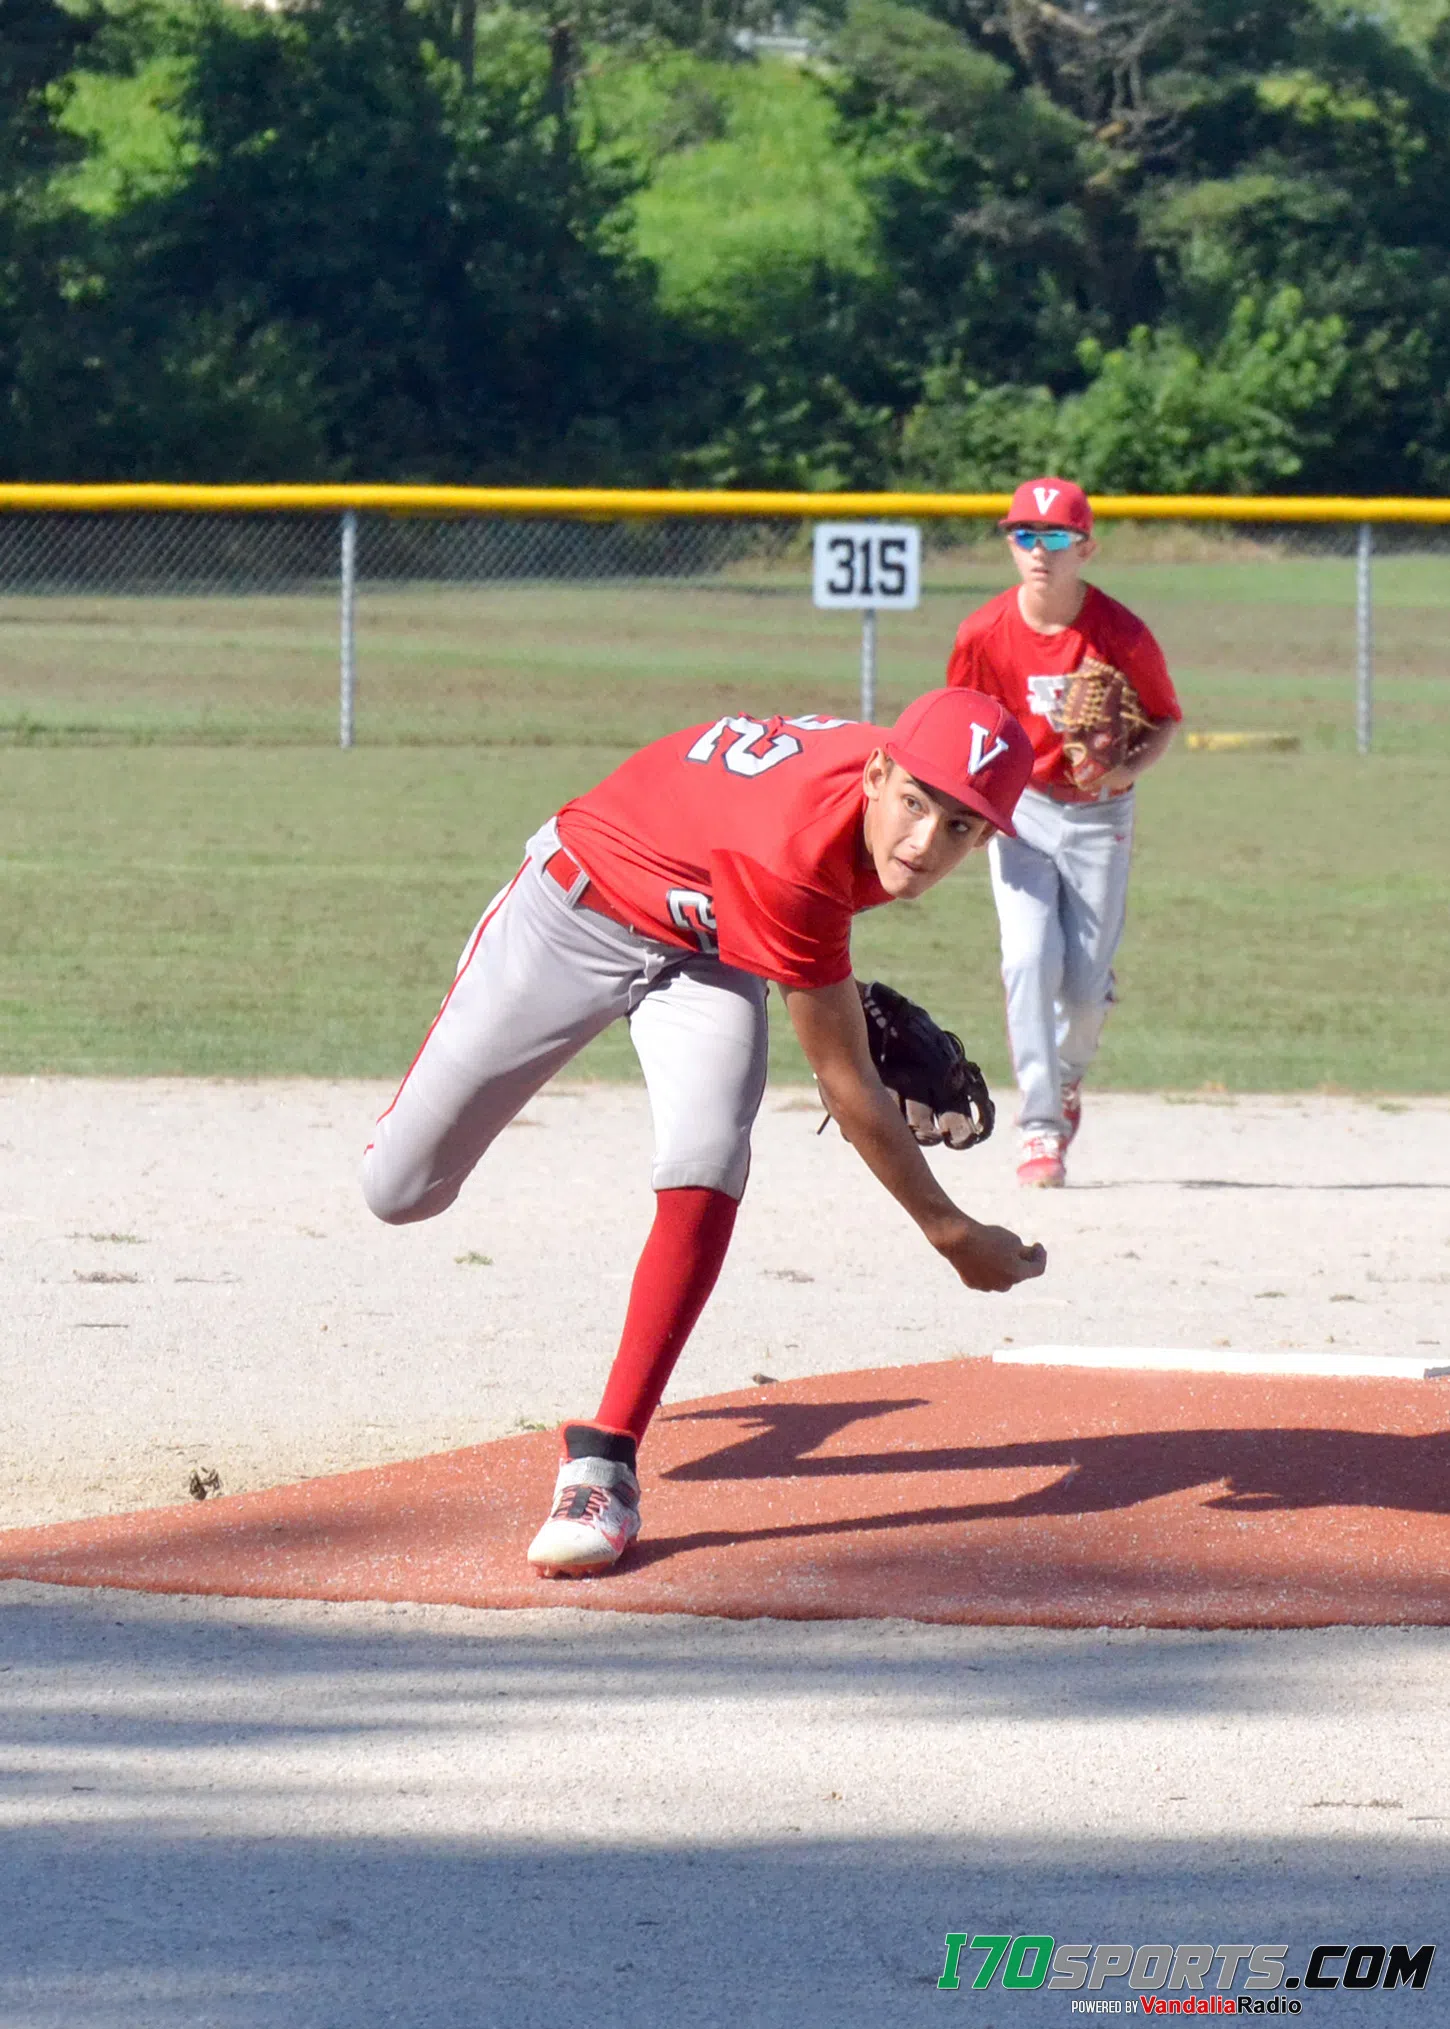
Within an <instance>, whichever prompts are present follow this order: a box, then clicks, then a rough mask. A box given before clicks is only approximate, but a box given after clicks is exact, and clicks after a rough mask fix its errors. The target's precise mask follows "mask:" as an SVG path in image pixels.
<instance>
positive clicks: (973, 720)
mask: <svg viewBox="0 0 1450 2029" xmlns="http://www.w3.org/2000/svg"><path fill="white" fill-rule="evenodd" d="M882 745H883V746H884V748H885V749H886V752H887V753H888V754H889V755H890V756H891V758H892V760H893V761H895V762H896V763H897V764H898V765H899V766H900V767H902V768H904V769H905V770H906V772H907V774H908V775H914V776H915V777H916V779H917V781H918V782H919V783H920V784H921V786H922V787H923V789H935V790H937V791H939V792H940V793H941V794H942V795H944V796H954V797H955V798H956V800H957V802H958V803H965V804H966V806H967V808H968V810H975V811H976V813H977V815H978V816H979V817H986V818H990V820H991V821H992V823H993V824H995V825H996V827H997V829H998V831H1005V832H1006V833H1007V836H1008V837H1009V838H1015V837H1016V836H1017V833H1016V831H1015V829H1014V828H1013V824H1012V813H1013V811H1014V810H1015V809H1016V808H1017V799H1018V797H1019V796H1020V795H1021V794H1022V791H1023V790H1024V789H1025V788H1026V787H1027V784H1028V782H1029V781H1030V780H1031V778H1032V742H1031V741H1030V740H1029V739H1028V737H1027V735H1026V733H1025V732H1024V731H1023V729H1022V727H1021V725H1020V724H1019V723H1018V721H1017V720H1016V719H1014V718H1013V716H1012V714H1011V712H1009V711H1008V709H1007V707H1006V706H1005V705H1002V704H998V702H997V700H996V698H994V697H984V696H983V695H982V693H981V692H980V691H977V690H964V689H962V688H960V687H959V686H953V687H952V688H951V689H949V690H929V691H927V692H926V693H925V694H924V695H923V696H921V697H918V698H913V699H912V701H911V703H910V704H909V705H908V706H907V707H906V710H905V711H904V712H903V713H902V714H901V717H900V718H899V719H898V720H897V721H896V724H895V725H894V726H893V727H892V728H891V731H890V732H889V733H888V734H887V736H886V738H885V740H883V742H882Z"/></svg>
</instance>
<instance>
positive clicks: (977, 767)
mask: <svg viewBox="0 0 1450 2029" xmlns="http://www.w3.org/2000/svg"><path fill="white" fill-rule="evenodd" d="M1006 751H1007V742H1006V741H1005V740H1004V739H1003V738H1002V735H1001V734H1000V733H999V734H998V735H997V737H996V739H995V740H994V741H993V742H992V744H991V746H990V747H988V745H987V728H986V727H985V726H978V725H974V726H973V727H972V751H971V755H970V757H969V759H968V761H967V773H968V774H969V775H980V774H981V772H982V770H983V769H984V768H990V767H991V765H992V763H993V762H994V761H995V760H996V759H997V758H998V756H999V755H1001V754H1005V753H1006Z"/></svg>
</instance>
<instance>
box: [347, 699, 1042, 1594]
mask: <svg viewBox="0 0 1450 2029" xmlns="http://www.w3.org/2000/svg"><path fill="white" fill-rule="evenodd" d="M1031 768H1032V750H1031V747H1030V745H1029V743H1028V740H1027V736H1026V734H1025V733H1024V732H1023V730H1022V728H1021V726H1020V725H1018V723H1017V721H1016V720H1015V719H1014V718H1013V717H1012V716H1011V714H1010V713H1009V712H1007V711H1005V710H1004V709H1003V708H1002V706H1001V705H1000V704H998V703H996V702H994V701H993V700H992V699H990V698H985V697H981V696H978V695H977V694H976V693H975V692H973V691H971V690H966V689H960V688H956V689H946V690H938V691H931V692H929V693H928V694H927V695H926V696H925V697H920V698H918V699H916V701H915V702H914V703H913V704H911V705H908V707H907V709H906V710H905V711H904V712H903V713H902V715H901V717H900V719H898V721H897V723H896V725H895V726H894V727H893V728H892V729H891V730H890V731H889V732H886V733H883V732H881V731H880V730H879V729H878V728H876V727H874V726H868V725H858V724H855V723H853V722H851V721H849V720H842V719H827V718H814V717H803V718H793V719H781V718H773V719H769V720H761V719H755V718H748V717H744V716H741V715H728V716H726V717H722V718H719V719H716V720H715V721H714V723H713V724H711V725H704V726H692V727H690V728H689V729H688V730H687V731H685V732H682V733H675V734H672V735H671V736H670V737H669V738H667V739H663V740H657V741H655V742H654V743H653V744H652V745H650V746H648V747H645V748H643V749H642V750H641V751H640V752H639V753H637V754H635V755H634V756H633V757H632V759H630V760H628V761H626V762H625V763H624V764H623V766H622V767H620V768H618V769H616V770H615V772H614V773H613V774H612V775H610V776H608V777H606V779H605V780H604V781H603V782H601V783H599V784H598V786H597V787H596V788H594V789H591V790H590V791H589V792H588V793H587V794H586V795H584V796H581V797H578V798H577V799H576V800H575V801H574V802H572V803H568V804H566V805H565V806H564V808H563V809H562V810H561V811H560V812H559V813H558V815H557V816H556V817H554V818H551V819H550V821H549V822H548V823H547V824H546V825H544V826H543V828H542V829H541V830H540V831H538V832H537V833H536V834H535V835H534V837H533V838H532V839H530V840H529V843H528V847H527V850H526V856H525V859H524V862H523V865H522V866H521V867H520V868H519V870H518V872H517V873H516V874H515V875H514V877H513V879H512V880H511V881H510V882H509V884H508V886H507V887H506V888H504V890H503V891H502V893H500V894H499V895H496V896H495V897H494V899H493V901H492V902H490V904H489V906H488V908H487V909H486V910H485V911H484V914H483V917H482V920H481V921H480V922H479V924H478V926H477V928H476V929H475V930H474V932H473V934H472V936H471V937H470V938H469V940H468V943H467V945H466V946H465V948H464V951H463V955H462V958H461V959H460V962H459V966H458V970H457V975H456V977H455V979H454V981H453V984H452V986H451V987H450V988H449V991H448V995H447V997H446V999H445V1000H444V1002H443V1005H442V1007H441V1009H440V1010H439V1013H438V1016H437V1019H436V1020H435V1021H434V1023H433V1026H432V1027H431V1029H430V1030H429V1031H428V1034H427V1036H426V1038H425V1039H424V1042H423V1046H422V1048H421V1049H420V1050H419V1052H418V1055H417V1056H416V1058H415V1059H414V1061H413V1064H412V1067H411V1069H410V1070H409V1072H408V1074H407V1076H406V1077H405V1079H404V1080H403V1083H402V1085H401V1087H400V1088H399V1090H398V1092H397V1095H396V1096H395V1098H394V1099H393V1101H392V1104H391V1105H390V1106H389V1107H388V1109H387V1111H386V1112H385V1113H384V1114H383V1115H382V1117H381V1119H380V1120H379V1121H378V1123H377V1126H376V1128H375V1130H374V1135H373V1140H372V1142H371V1143H370V1145H369V1147H368V1149H367V1152H366V1155H365V1157H364V1164H363V1188H364V1191H365V1193H366V1196H367V1201H368V1203H369V1205H370V1206H371V1207H372V1210H373V1211H374V1212H375V1213H376V1214H377V1215H378V1217H379V1218H381V1219H385V1220H387V1221H388V1222H389V1223H390V1224H394V1225H406V1224H408V1223H409V1222H411V1221H414V1220H419V1219H430V1218H433V1217H434V1216H435V1215H436V1214H437V1213H439V1212H442V1211H444V1210H445V1209H446V1208H447V1207H448V1206H449V1205H451V1204H452V1203H453V1200H454V1199H455V1198H456V1197H457V1195H458V1192H459V1190H460V1189H461V1187H462V1185H463V1183H464V1181H465V1179H466V1178H467V1176H468V1175H469V1172H470V1171H471V1170H472V1169H473V1167H474V1165H475V1164H476V1163H477V1162H478V1161H479V1159H480V1157H481V1156H482V1155H483V1154H484V1153H485V1151H486V1150H487V1149H488V1147H489V1145H490V1144H491V1142H492V1141H493V1140H494V1138H495V1136H496V1135H497V1134H498V1133H499V1132H500V1130H501V1129H502V1128H504V1127H505V1126H506V1125H507V1124H508V1122H509V1121H510V1120H511V1119H512V1118H513V1117H514V1115H515V1114H517V1113H518V1112H519V1111H520V1109H521V1108H522V1107H523V1106H524V1104H525V1103H526V1102H527V1101H528V1100H529V1099H530V1098H531V1097H532V1096H533V1094H534V1093H536V1092H537V1091H538V1090H539V1088H540V1087H541V1086H542V1085H543V1084H544V1083H545V1082H546V1081H547V1080H548V1079H549V1078H551V1077H552V1076H553V1075H554V1073H555V1072H556V1071H558V1070H560V1069H561V1068H562V1066H563V1065H565V1064H566V1063H568V1061H569V1059H570V1058H571V1057H573V1056H574V1055H575V1053H576V1052H577V1051H579V1050H580V1049H582V1048H583V1047H584V1045H585V1044H586V1043H587V1042H588V1041H589V1040H590V1038H591V1037H593V1036H596V1035H598V1034H599V1032H600V1031H601V1030H602V1029H604V1028H606V1027H607V1026H608V1025H609V1024H610V1023H611V1022H615V1021H620V1020H624V1021H627V1022H628V1023H629V1030H630V1039H631V1041H632V1042H633V1045H634V1048H635V1051H636V1053H637V1055H638V1057H639V1060H640V1065H641V1067H642V1069H643V1072H644V1078H645V1084H646V1087H647V1089H648V1093H649V1100H650V1109H651V1113H652V1117H653V1122H654V1137H655V1154H654V1172H653V1182H654V1188H655V1192H656V1201H655V1202H656V1211H655V1219H654V1224H653V1227H652V1228H651V1231H650V1234H649V1237H648V1239H647V1240H646V1242H645V1247H644V1252H643V1254H642V1255H641V1257H640V1260H639V1264H638V1267H637V1268H636V1271H635V1275H634V1281H633V1285H632V1288H631V1292H630V1299H629V1305H628V1310H627V1314H626V1317H625V1323H624V1332H623V1336H622V1338H621V1341H620V1346H619V1351H618V1354H617V1356H616V1358H615V1361H614V1364H613V1367H612V1368H611V1370H610V1373H609V1376H608V1379H607V1381H606V1383H605V1388H604V1395H603V1399H602V1400H601V1402H600V1405H599V1409H598V1412H597V1414H596V1415H595V1416H594V1418H593V1419H592V1420H591V1421H590V1422H587V1423H583V1422H580V1423H568V1424H566V1425H565V1426H564V1430H563V1433H562V1439H563V1442H562V1451H563V1458H562V1463H561V1465H560V1467H559V1473H558V1480H557V1483H556V1486H555V1490H554V1501H553V1506H552V1508H551V1511H550V1513H549V1516H548V1519H547V1520H546V1522H545V1523H544V1526H543V1528H542V1529H541V1530H540V1531H539V1534H538V1535H537V1536H536V1537H535V1539H534V1542H533V1544H532V1545H531V1547H530V1549H529V1559H530V1562H531V1563H532V1564H533V1565H534V1566H535V1568H536V1569H537V1570H539V1571H541V1572H543V1573H547V1574H559V1573H571V1572H572V1573H580V1572H598V1571H601V1570H605V1569H607V1568H608V1567H609V1566H610V1565H612V1564H613V1563H614V1562H615V1561H616V1559H617V1558H618V1557H619V1556H620V1555H621V1554H622V1552H623V1551H624V1550H625V1549H626V1548H627V1546H628V1545H629V1543H630V1542H631V1541H632V1540H633V1538H634V1536H635V1535H636V1533H637V1532H638V1529H639V1481H638V1478H637V1475H636V1465H637V1448H638V1445H639V1443H640V1440H641V1439H642V1438H643V1436H644V1434H645V1430H646V1428H647V1427H648V1424H649V1421H650V1418H651V1416H652V1415H653V1414H654V1411H655V1408H656V1406H657V1404H658V1402H659V1400H660V1397H661V1395H662V1394H663V1392H664V1389H665V1386H666V1384H667V1383H668V1381H669V1378H670V1374H671V1372H672V1370H673V1368H674V1365H675V1362H676V1360H677V1359H678V1358H679V1355H680V1352H681V1350H682V1348H683V1346H684V1344H685V1341H686V1339H687V1338H688V1337H689V1334H690V1332H691V1330H692V1329H693V1327H694V1325H695V1322H696V1320H697V1318H698V1317H699V1315H700V1312H701V1310H702V1309H703V1307H704V1305H705V1302H706V1299H707V1298H708V1297H709V1294H710V1291H711V1289H712V1288H713V1287H714V1284H715V1280H716V1277H717V1276H718V1274H719V1272H720V1268H721V1265H722V1263H723V1261H724V1258H725V1252H726V1249H727V1247H728V1246H729V1243H730V1236H731V1231H732V1229H733V1227H734V1224H735V1215H736V1210H737V1207H738V1205H739V1202H740V1199H741V1196H742V1194H743V1192H744V1190H745V1181H746V1176H747V1174H748V1172H749V1168H750V1135H751V1128H752V1125H753V1123H754V1120H755V1115H756V1112H757V1110H758V1108H759V1106H760V1102H761V1098H762V1096H763V1094H764V1090H765V1071H766V1020H765V997H766V989H767V983H768V982H770V981H774V982H775V984H776V985H777V987H778V988H779V990H780V992H781V994H782V995H783V997H784V999H785V1004H786V1007H787V1009H788V1010H789V1013H790V1018H791V1021H792V1023H793V1025H794V1028H795V1032H796V1034H797V1036H798V1037H799V1038H800V1043H801V1047H802V1049H803V1050H804V1052H805V1055H806V1058H807V1061H808V1062H809V1064H810V1066H811V1069H812V1070H813V1071H814V1073H815V1075H816V1078H817V1080H818V1082H819V1085H820V1090H821V1095H822V1097H823V1099H824V1101H825V1103H826V1106H827V1108H828V1110H829V1112H830V1114H831V1115H833V1116H834V1118H835V1120H836V1121H837V1122H838V1124H839V1126H840V1128H841V1131H842V1133H843V1134H844V1135H845V1137H846V1138H847V1140H848V1141H849V1142H850V1143H851V1145H852V1147H853V1148H854V1149H855V1150H856V1151H857V1153H858V1154H859V1155H860V1156H861V1158H862V1160H863V1161H864V1162H865V1164H866V1166H867V1167H868V1169H870V1170H871V1171H872V1172H873V1173H874V1174H875V1175H876V1177H877V1178H879V1180H880V1181H881V1183H882V1184H884V1185H885V1187H886V1189H887V1190H888V1191H890V1192H891V1194H892V1195H893V1197H895V1198H896V1199H897V1200H898V1202H899V1203H900V1204H902V1205H903V1206H904V1207H905V1209H906V1210H907V1212H909V1213H910V1215H911V1217H912V1218H913V1219H914V1220H915V1221H916V1223H917V1225H918V1226H919V1227H920V1228H921V1231H922V1233H923V1234H924V1235H925V1237H926V1238H927V1240H928V1241H929V1242H930V1243H931V1245H932V1246H933V1247H934V1248H935V1249H936V1250H937V1252H938V1253H939V1254H941V1255H942V1257H943V1258H944V1259H945V1260H946V1261H947V1262H948V1263H949V1264H950V1265H951V1267H952V1268H954V1269H955V1271H956V1273H957V1274H958V1275H959V1276H960V1277H961V1279H962V1281H963V1282H964V1283H966V1284H967V1286H968V1287H969V1288H971V1289H981V1290H1007V1289H1010V1288H1011V1287H1012V1286H1013V1285H1014V1284H1015V1283H1018V1282H1021V1281H1022V1280H1024V1279H1025V1278H1026V1277H1029V1276H1035V1275H1040V1274H1041V1273H1042V1272H1043V1269H1044V1267H1045V1265H1046V1256H1045V1254H1044V1252H1043V1249H1042V1248H1041V1247H1039V1246H1029V1245H1026V1244H1025V1243H1024V1242H1023V1241H1022V1240H1020V1239H1019V1238H1018V1236H1017V1235H1016V1234H1015V1233H1011V1232H1008V1231H1007V1230H1006V1229H1005V1228H1003V1227H998V1226H987V1225H982V1224H979V1223H978V1222H977V1221H976V1220H975V1219H972V1218H971V1217H969V1216H968V1214H967V1213H966V1212H964V1211H962V1210H961V1209H960V1208H959V1207H958V1206H957V1205H956V1204H955V1202H954V1201H953V1200H952V1199H951V1198H950V1197H949V1196H948V1195H947V1193H946V1192H945V1191H944V1190H943V1189H942V1188H941V1186H940V1184H938V1182H937V1181H936V1178H935V1177H934V1175H933V1173H932V1171H931V1169H930V1168H929V1166H928V1164H927V1163H926V1161H925V1159H924V1157H923V1156H922V1154H921V1149H920V1146H919V1145H918V1144H919V1142H927V1143H931V1142H938V1141H943V1140H945V1141H947V1142H949V1143H951V1144H952V1145H954V1146H958V1147H964V1146H968V1145H970V1143H971V1142H972V1141H973V1140H976V1139H980V1138H981V1137H982V1136H983V1135H984V1134H985V1133H987V1132H988V1131H990V1127H991V1113H990V1101H989V1100H988V1099H987V1097H986V1092H985V1087H983V1086H982V1084H981V1081H980V1075H979V1074H978V1073H976V1071H975V1067H974V1066H972V1065H969V1064H967V1063H966V1062H965V1056H964V1053H963V1052H962V1050H961V1047H960V1045H959V1044H956V1041H955V1038H952V1037H948V1036H946V1034H945V1032H944V1031H941V1030H938V1029H936V1027H935V1024H933V1023H932V1022H931V1021H930V1018H929V1017H928V1016H927V1015H926V1014H925V1012H924V1010H921V1009H917V1008H914V1007H913V1005H912V1004H911V1003H910V1002H906V1001H904V1000H903V999H902V998H901V996H899V995H896V994H893V993H891V992H890V990H889V989H882V988H877V987H872V988H869V989H863V988H862V987H860V986H858V983H857V981H856V979H855V978H854V977H853V974H852V969H851V949H850V939H851V923H852V919H853V917H855V916H856V915H857V914H859V913H860V911H861V910H863V909H874V908H877V907H879V906H881V905H882V904H884V903H887V902H891V901H895V900H897V899H899V898H901V897H910V896H916V895H922V894H925V893H926V891H927V890H928V889H929V888H931V887H934V886H935V885H936V883H937V882H938V881H939V880H941V879H942V877H943V876H944V875H945V874H947V873H949V872H951V870H952V869H953V868H954V867H955V866H957V865H958V864H959V863H960V862H961V861H962V860H963V859H964V858H965V857H966V855H967V854H968V853H969V852H971V851H973V850H974V849H975V848H976V847H977V846H979V845H981V844H983V843H984V841H986V840H987V839H988V838H990V837H991V836H992V835H993V834H994V833H1001V834H1004V835H1007V834H1010V832H1011V830H1012V821H1013V820H1012V813H1013V810H1014V808H1015V806H1016V804H1017V800H1018V796H1019V794H1020V793H1021V790H1022V788H1023V785H1024V784H1025V782H1026V781H1027V778H1028V775H1029V773H1030V772H1031ZM883 1071H884V1076H885V1078H886V1079H889V1080H890V1088H889V1089H888V1084H887V1083H886V1082H884V1080H883Z"/></svg>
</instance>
